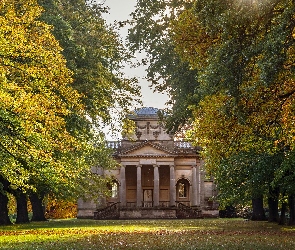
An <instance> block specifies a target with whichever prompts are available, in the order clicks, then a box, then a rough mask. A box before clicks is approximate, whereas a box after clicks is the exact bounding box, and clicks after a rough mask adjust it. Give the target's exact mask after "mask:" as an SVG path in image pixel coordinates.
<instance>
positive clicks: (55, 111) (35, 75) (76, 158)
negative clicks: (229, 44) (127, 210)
mask: <svg viewBox="0 0 295 250" xmlns="http://www.w3.org/2000/svg"><path fill="white" fill-rule="evenodd" d="M38 3H39V4H40V5H43V8H42V7H41V6H40V5H38ZM100 11H101V9H100V8H99V6H95V5H89V4H88V3H87V2H86V1H70V0H69V1H55V0H53V1H41V0H40V1H38V2H37V0H33V1H29V0H20V1H16V0H4V1H2V2H1V4H0V19H1V22H0V44H1V46H0V79H1V80H0V81H1V85H0V126H1V131H0V133H1V139H0V163H1V166H0V210H1V213H2V212H3V210H2V209H4V210H5V206H7V197H6V193H7V192H12V193H13V194H14V195H16V197H17V199H18V198H21V197H25V196H23V194H28V195H31V194H34V195H35V197H37V198H38V197H39V198H41V201H42V198H43V197H44V195H45V194H48V193H51V194H53V195H55V196H56V197H63V198H66V199H69V198H77V197H81V196H85V197H87V196H91V195H97V194H98V193H99V192H100V191H101V187H102V186H101V184H103V182H102V179H101V178H100V177H99V176H98V175H95V174H93V173H91V171H90V169H91V168H92V167H95V166H101V167H104V168H109V167H114V166H115V164H116V162H115V161H114V160H113V159H112V157H111V150H110V149H108V148H107V145H106V143H105V137H104V134H103V133H102V126H103V125H104V124H105V123H108V122H110V121H111V116H112V112H113V111H114V110H115V111H116V110H118V112H117V114H119V115H118V116H117V117H119V118H118V119H120V116H122V117H123V115H124V113H125V112H126V111H127V110H128V108H129V105H130V104H131V103H132V102H133V101H134V99H135V96H136V94H137V93H138V88H137V86H136V81H135V80H134V79H125V78H124V77H123V74H122V72H121V67H122V62H124V60H125V59H126V60H127V59H128V53H127V52H126V51H125V49H124V47H123V46H122V44H121V43H120V41H119V38H118V35H117V34H116V33H115V32H114V31H113V30H112V29H111V28H109V27H107V25H106V24H105V22H104V20H103V19H102V17H101V15H100V13H101V12H100ZM18 202H19V200H18ZM18 205H19V203H18ZM40 205H42V204H41V203H40ZM22 206H23V207H26V204H25V205H22ZM18 207H20V206H18ZM5 213H6V215H5ZM4 215H5V216H6V217H7V211H6V212H5V211H4ZM18 215H19V214H18ZM3 218H4V216H1V220H0V223H1V224H6V223H7V222H8V221H7V218H4V219H3ZM19 222H21V221H19ZM24 222H26V221H24Z"/></svg>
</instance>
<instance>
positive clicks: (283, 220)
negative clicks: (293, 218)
mask: <svg viewBox="0 0 295 250" xmlns="http://www.w3.org/2000/svg"><path fill="white" fill-rule="evenodd" d="M286 209H287V204H286V203H285V202H282V208H281V216H280V222H279V225H285V223H286Z"/></svg>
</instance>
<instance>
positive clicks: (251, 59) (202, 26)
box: [174, 0, 295, 223]
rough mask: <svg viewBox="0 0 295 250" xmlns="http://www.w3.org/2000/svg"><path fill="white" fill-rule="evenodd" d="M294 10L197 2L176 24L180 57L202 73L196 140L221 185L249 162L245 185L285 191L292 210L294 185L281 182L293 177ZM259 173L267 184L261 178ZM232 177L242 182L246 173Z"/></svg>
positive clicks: (268, 4)
mask: <svg viewBox="0 0 295 250" xmlns="http://www.w3.org/2000/svg"><path fill="white" fill-rule="evenodd" d="M294 8H295V5H294V3H293V2H292V1H263V2H256V1H255V2H246V1H242V2H237V1H223V2H220V1H215V0H212V1H202V0H200V1H195V4H194V7H193V8H192V9H191V10H188V11H186V12H185V13H183V14H182V16H181V17H180V18H179V19H178V20H177V22H175V25H174V38H175V41H176V48H177V51H178V53H179V54H180V55H181V56H182V58H183V59H184V60H186V61H188V62H189V63H190V65H191V66H192V67H193V68H196V69H198V70H199V83H200V90H201V91H202V99H203V100H202V102H201V103H200V105H199V106H198V107H197V108H196V109H195V110H198V111H196V113H195V117H196V120H195V129H194V133H193V136H194V138H195V139H197V140H198V143H200V144H201V145H202V146H203V147H204V150H205V151H204V152H205V154H206V161H207V165H208V166H210V167H211V168H212V169H213V170H214V172H215V174H217V179H218V180H219V183H220V185H221V186H222V185H223V184H224V187H227V189H229V188H230V185H226V181H227V180H226V178H222V175H220V176H218V174H221V173H222V171H220V170H223V169H224V171H225V172H226V171H228V174H229V175H231V173H234V172H233V171H235V170H237V169H236V167H238V166H239V165H243V164H245V163H247V162H248V163H247V166H248V167H247V168H248V169H249V173H250V174H251V175H250V177H249V176H248V177H247V178H246V179H250V180H251V179H254V180H259V181H260V182H261V184H260V186H262V187H263V186H264V184H268V185H266V186H265V188H264V190H268V189H272V190H277V188H278V187H279V186H280V189H281V190H286V189H288V190H289V191H288V195H289V197H290V199H289V200H290V201H291V203H292V197H293V193H294V192H293V190H292V188H293V186H294V185H293V184H291V182H288V184H286V186H284V187H282V185H280V181H281V180H282V178H283V177H287V176H288V177H290V178H293V172H294V171H292V170H291V169H292V163H291V162H290V159H292V158H291V155H292V152H293V151H294V149H293V147H294V146H293V145H294V140H293V136H292V134H293V132H292V131H293V129H294V126H293V122H294V111H293V108H292V107H293V105H294V27H295V26H294V24H295V23H294ZM286 149H288V150H286ZM251 152H255V154H254V155H253V153H251ZM289 152H291V153H289ZM245 153H246V155H248V157H247V158H245V157H244V155H245ZM251 154H252V155H253V156H254V157H251ZM282 155H283V156H284V157H283V159H282ZM238 156H239V157H238ZM265 156H267V157H269V158H272V159H273V162H276V165H275V166H273V165H272V164H269V162H268V161H266V159H267V158H266V157H265ZM233 157H234V158H233ZM261 157H262V158H261ZM251 158H252V160H250V163H251V164H250V165H249V159H251ZM257 159H260V160H259V161H257ZM233 160H234V161H233ZM291 161H292V160H291ZM224 162H229V163H230V164H226V166H227V167H224V166H225V165H224ZM235 162H237V164H235ZM239 162H240V164H239ZM267 162H268V164H267ZM253 163H254V165H253ZM251 165H252V166H255V168H256V169H257V168H258V167H259V166H260V167H261V168H260V169H259V171H255V170H256V169H255V168H254V169H253V168H249V166H251ZM284 166H285V167H286V166H289V167H287V169H286V170H282V168H285V167H284ZM263 172H266V173H268V174H267V175H264V177H267V176H268V177H269V178H263V179H259V178H260V177H261V173H263ZM236 173H238V174H240V176H238V178H240V181H241V183H244V182H243V180H244V179H245V173H244V171H237V172H236ZM278 173H281V174H280V176H277V174H278ZM262 177H263V176H262ZM261 192H263V190H261ZM271 193H272V192H271ZM284 193H285V191H284ZM291 205H292V204H291ZM291 207H292V206H290V208H291ZM293 207H294V206H293ZM292 223H293V222H292Z"/></svg>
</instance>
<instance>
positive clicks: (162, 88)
mask: <svg viewBox="0 0 295 250" xmlns="http://www.w3.org/2000/svg"><path fill="white" fill-rule="evenodd" d="M190 6H192V3H191V2H190V1H185V0H182V1H164V0H160V1H159V0H157V1H156V0H152V1H150V0H139V1H137V4H136V9H135V11H134V12H133V13H132V14H131V20H129V24H130V25H131V28H130V29H129V37H128V40H129V47H130V49H131V51H133V52H135V51H140V52H143V53H145V54H146V58H144V59H143V60H142V61H141V62H139V63H140V64H142V65H147V80H148V81H149V82H150V83H151V85H152V86H153V87H154V89H155V91H159V92H166V93H168V95H169V97H170V100H169V101H168V104H170V105H171V108H169V109H166V110H165V116H163V118H165V119H167V120H166V121H165V122H166V127H167V129H168V130H169V131H171V132H176V131H178V130H179V129H180V128H181V127H182V126H183V125H185V124H187V123H188V118H190V117H191V116H192V111H191V110H190V109H189V108H188V107H189V106H190V105H194V104H196V103H197V102H198V100H199V93H198V81H197V75H198V72H197V70H195V69H192V68H191V67H190V65H189V64H188V63H187V62H185V61H183V60H181V58H180V56H179V55H178V54H177V53H176V51H175V44H174V43H173V40H172V33H171V22H172V21H173V20H175V19H176V18H177V17H178V16H179V15H180V13H182V12H183V11H184V10H185V9H188V8H189V7H190Z"/></svg>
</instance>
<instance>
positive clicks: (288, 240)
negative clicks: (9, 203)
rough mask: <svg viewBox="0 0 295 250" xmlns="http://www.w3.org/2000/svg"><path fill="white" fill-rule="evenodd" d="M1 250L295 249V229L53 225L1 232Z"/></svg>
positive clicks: (221, 222)
mask: <svg viewBox="0 0 295 250" xmlns="http://www.w3.org/2000/svg"><path fill="white" fill-rule="evenodd" d="M0 235H1V237H0V249H2V248H3V249H24V248H31V249H36V248H41V249H53V248H59V249H69V248H71V249H143V248H144V249H241V248H242V249H293V248H294V246H295V245H294V237H295V232H294V228H291V227H282V226H278V225H273V224H272V225H269V224H267V223H266V222H251V221H244V220H240V219H239V220H236V219H210V220H207V219H206V220H139V221H138V220H123V221H122V220H121V221H118V220H117V221H112V220H109V221H94V220H50V221H49V222H42V223H31V224H30V225H18V226H15V225H14V226H9V227H2V228H0Z"/></svg>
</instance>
